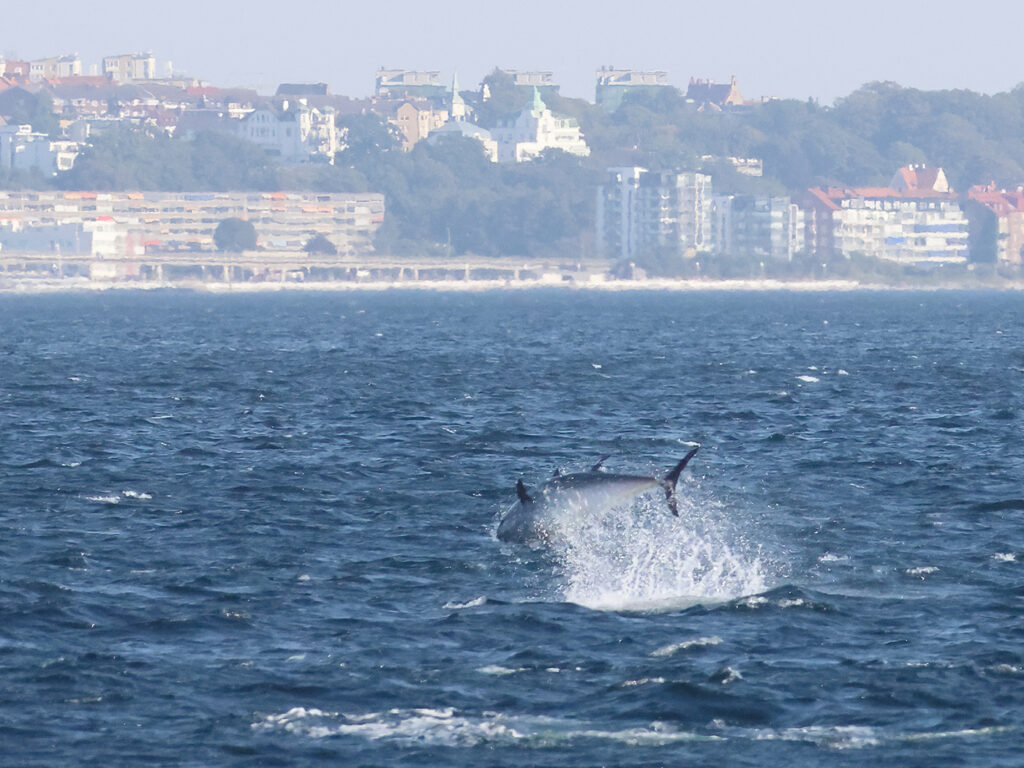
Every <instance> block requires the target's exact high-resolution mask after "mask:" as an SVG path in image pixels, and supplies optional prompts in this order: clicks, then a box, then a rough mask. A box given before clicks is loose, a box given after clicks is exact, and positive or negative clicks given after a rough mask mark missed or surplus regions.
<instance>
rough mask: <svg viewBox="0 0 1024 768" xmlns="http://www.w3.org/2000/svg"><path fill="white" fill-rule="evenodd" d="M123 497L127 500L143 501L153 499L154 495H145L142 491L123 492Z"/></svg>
mask: <svg viewBox="0 0 1024 768" xmlns="http://www.w3.org/2000/svg"><path fill="white" fill-rule="evenodd" d="M121 495H122V496H124V497H125V498H126V499H139V500H141V501H146V500H147V499H152V498H153V496H152V494H149V493H143V492H142V491H121Z"/></svg>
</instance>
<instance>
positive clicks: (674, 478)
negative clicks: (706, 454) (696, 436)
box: [661, 446, 700, 517]
mask: <svg viewBox="0 0 1024 768" xmlns="http://www.w3.org/2000/svg"><path fill="white" fill-rule="evenodd" d="M699 450H700V446H698V447H696V448H694V449H693V450H692V451H690V452H689V453H688V454H686V456H684V457H683V460H682V461H680V462H679V463H678V464H676V465H675V466H674V467H673V468H672V471H671V472H669V473H668V474H667V475H665V479H664V480H662V481H661V486H662V488H664V489H665V499H666V500H667V501H668V508H669V510H670V511H671V512H672V514H673V515H675V516H676V517H679V507H678V506H677V504H676V483H677V482H679V476H680V475H681V474H683V470H684V469H686V465H687V464H688V463H689V462H690V459H692V458H693V457H694V455H695V454H696V453H697V451H699Z"/></svg>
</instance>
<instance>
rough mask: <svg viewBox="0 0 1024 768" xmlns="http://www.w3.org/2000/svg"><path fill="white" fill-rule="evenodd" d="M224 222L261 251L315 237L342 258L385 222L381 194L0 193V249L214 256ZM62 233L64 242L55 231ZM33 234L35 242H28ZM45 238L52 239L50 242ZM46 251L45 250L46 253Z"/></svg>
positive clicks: (294, 246)
mask: <svg viewBox="0 0 1024 768" xmlns="http://www.w3.org/2000/svg"><path fill="white" fill-rule="evenodd" d="M227 218H240V219H246V220H248V221H250V222H252V224H253V226H254V227H255V229H256V235H257V238H258V241H259V245H260V247H261V248H266V249H268V250H275V251H301V250H302V248H303V246H304V245H305V243H306V242H307V241H308V240H309V238H310V237H311V236H312V235H314V234H321V235H323V236H324V237H326V238H327V239H328V240H330V241H331V243H333V244H334V246H335V247H336V248H337V249H338V253H339V254H340V255H358V254H360V253H366V252H370V251H372V250H373V236H374V234H375V233H376V231H377V229H378V228H379V227H380V225H381V224H382V223H383V221H384V196H383V195H381V194H319V193H313V192H265V193H258V192H253V193H245V192H208V193H207V192H191V193H173V192H55V191H47V192H0V245H3V244H4V243H5V242H6V243H7V248H8V249H11V248H17V249H22V250H36V249H41V250H54V251H56V250H61V249H62V248H63V249H64V250H65V252H66V251H67V249H68V247H69V245H62V243H73V244H76V245H77V246H78V247H81V248H85V249H87V250H89V252H91V253H94V254H95V255H97V256H102V257H107V258H125V257H128V258H130V257H132V256H140V255H144V254H146V253H154V252H159V253H173V252H177V251H212V250H215V245H214V242H213V233H214V230H215V229H216V228H217V225H218V224H219V223H220V222H221V221H223V220H224V219H227ZM69 225H71V226H72V228H74V227H75V226H76V225H77V227H78V228H80V229H81V230H82V231H86V232H87V231H95V230H97V229H102V230H103V231H104V233H105V235H104V236H103V237H99V238H98V237H87V238H86V237H82V238H78V239H74V238H71V239H70V240H69V239H67V232H68V226H69ZM58 232H63V233H64V237H63V238H62V237H59V236H57V234H56V233H58ZM33 233H35V235H36V236H35V237H34V238H33ZM49 233H54V236H53V237H49ZM48 245H49V247H47V246H48Z"/></svg>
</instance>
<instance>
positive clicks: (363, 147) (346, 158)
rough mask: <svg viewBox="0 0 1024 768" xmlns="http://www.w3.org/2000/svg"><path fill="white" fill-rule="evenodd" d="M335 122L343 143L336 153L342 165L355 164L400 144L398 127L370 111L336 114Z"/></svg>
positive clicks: (393, 148)
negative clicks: (343, 146) (342, 146)
mask: <svg viewBox="0 0 1024 768" xmlns="http://www.w3.org/2000/svg"><path fill="white" fill-rule="evenodd" d="M335 124H336V125H337V126H338V128H339V129H340V131H341V133H342V137H341V140H342V143H343V144H344V145H345V148H344V149H342V150H341V151H340V152H339V153H338V158H339V160H340V161H341V163H342V164H343V165H349V166H352V165H357V164H359V163H362V162H365V161H366V160H368V159H369V158H372V157H376V156H378V155H380V154H382V153H385V152H391V151H394V150H396V149H399V148H400V147H401V146H402V138H401V134H400V133H399V131H398V128H397V127H396V126H394V125H391V124H390V123H388V122H387V121H386V120H384V119H383V118H382V117H380V116H379V115H375V114H373V113H372V112H367V113H365V114H352V115H338V117H337V118H335Z"/></svg>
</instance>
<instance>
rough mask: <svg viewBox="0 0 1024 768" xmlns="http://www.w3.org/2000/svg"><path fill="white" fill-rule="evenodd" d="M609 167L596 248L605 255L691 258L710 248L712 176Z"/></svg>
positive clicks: (599, 203)
mask: <svg viewBox="0 0 1024 768" xmlns="http://www.w3.org/2000/svg"><path fill="white" fill-rule="evenodd" d="M608 173H609V177H608V182H607V183H605V184H604V185H602V186H601V187H600V188H599V189H598V196H597V240H598V248H599V252H600V253H602V254H603V255H604V256H605V257H606V258H613V259H622V260H632V259H634V258H636V257H637V256H643V255H653V254H655V253H658V254H663V253H668V254H672V255H675V256H678V257H679V258H690V257H693V256H695V255H696V254H698V253H703V252H707V251H710V250H712V232H711V230H712V218H711V177H710V176H707V175H705V174H702V173H686V172H676V171H670V172H662V173H653V172H650V171H647V170H645V169H643V168H638V167H632V168H610V169H609V170H608Z"/></svg>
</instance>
